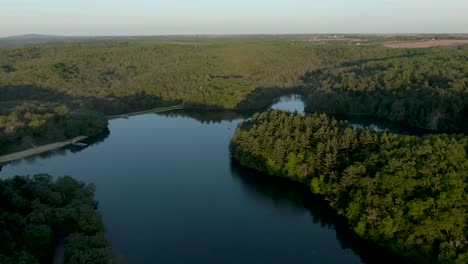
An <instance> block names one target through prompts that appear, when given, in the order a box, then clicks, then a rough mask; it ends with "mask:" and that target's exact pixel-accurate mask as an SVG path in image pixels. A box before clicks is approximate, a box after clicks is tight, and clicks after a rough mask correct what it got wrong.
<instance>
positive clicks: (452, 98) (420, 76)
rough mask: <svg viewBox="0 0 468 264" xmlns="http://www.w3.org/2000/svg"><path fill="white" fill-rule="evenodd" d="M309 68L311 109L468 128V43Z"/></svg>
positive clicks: (431, 126)
mask: <svg viewBox="0 0 468 264" xmlns="http://www.w3.org/2000/svg"><path fill="white" fill-rule="evenodd" d="M385 53H386V52H384V53H383V57H381V58H375V59H368V58H364V59H362V60H359V61H349V62H346V63H342V64H340V65H338V66H335V67H329V68H325V69H320V70H318V71H315V72H309V73H307V74H306V75H305V76H304V82H305V83H307V84H308V99H307V108H308V109H309V110H311V111H319V112H328V113H335V114H367V115H375V116H378V117H381V118H386V119H389V120H392V121H398V122H402V123H406V124H410V125H412V126H418V127H422V128H428V129H433V130H442V131H468V125H467V124H468V122H467V121H468V120H467V118H468V108H467V107H468V96H467V95H468V57H467V54H468V47H467V46H464V47H459V48H456V49H445V48H433V49H428V50H424V52H423V51H421V50H414V51H407V54H405V55H399V56H385Z"/></svg>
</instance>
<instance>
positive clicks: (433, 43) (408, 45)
mask: <svg viewBox="0 0 468 264" xmlns="http://www.w3.org/2000/svg"><path fill="white" fill-rule="evenodd" d="M463 44H468V39H438V40H427V41H418V42H400V43H387V44H384V46H385V47H387V48H397V49H417V48H430V47H437V46H458V45H463Z"/></svg>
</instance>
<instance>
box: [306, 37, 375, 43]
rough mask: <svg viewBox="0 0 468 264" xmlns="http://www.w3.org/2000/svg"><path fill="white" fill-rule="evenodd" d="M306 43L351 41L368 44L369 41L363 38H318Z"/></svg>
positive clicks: (309, 39) (308, 39) (310, 39)
mask: <svg viewBox="0 0 468 264" xmlns="http://www.w3.org/2000/svg"><path fill="white" fill-rule="evenodd" d="M305 41H309V42H322V41H351V42H366V41H368V40H367V39H363V38H348V37H342V36H337V37H317V38H307V39H305Z"/></svg>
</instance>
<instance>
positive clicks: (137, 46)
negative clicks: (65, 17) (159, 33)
mask: <svg viewBox="0 0 468 264" xmlns="http://www.w3.org/2000/svg"><path fill="white" fill-rule="evenodd" d="M301 38H302V39H301ZM303 38H304V37H297V38H285V37H283V38H274V37H263V38H262V37H258V38H247V37H239V38H219V39H211V38H193V39H191V38H187V39H186V38H181V40H180V41H175V42H170V41H169V40H165V41H162V40H161V41H156V40H151V39H148V40H145V39H140V40H133V41H132V40H128V41H127V40H113V41H110V40H109V41H105V40H102V41H94V42H83V43H63V44H60V43H58V44H44V45H38V46H27V47H21V48H0V113H1V114H2V115H4V116H10V115H11V114H13V115H15V114H14V113H13V112H14V111H16V110H15V106H17V107H21V104H23V103H25V102H26V103H28V102H30V103H34V104H37V103H41V104H50V103H53V104H62V105H64V106H66V107H68V108H69V109H81V111H85V112H86V113H87V114H89V115H90V117H92V118H93V119H94V115H95V114H92V113H93V112H94V111H97V112H100V113H103V114H105V115H117V114H122V113H127V112H134V111H142V110H148V109H151V108H156V107H162V106H168V105H176V104H180V103H184V104H185V105H186V106H188V107H190V106H194V107H196V108H211V109H237V110H239V109H242V110H252V109H256V110H258V109H263V108H265V107H266V106H268V105H269V104H270V103H271V102H272V101H273V100H274V99H275V97H277V96H280V95H285V94H288V93H300V94H302V95H304V98H306V101H307V102H306V106H307V110H309V111H318V112H326V113H332V114H343V113H346V114H364V115H373V116H377V117H380V118H385V119H390V120H392V121H397V122H402V123H405V124H409V125H412V126H417V127H421V128H428V129H434V130H439V131H457V132H467V131H468V120H467V118H468V103H467V100H468V99H467V91H468V88H467V86H468V84H467V82H468V75H467V74H468V70H467V68H468V59H467V55H466V54H467V51H468V46H461V47H458V48H429V49H415V50H405V49H389V48H385V47H383V46H382V45H380V44H375V43H374V42H372V43H374V44H370V43H368V44H366V45H360V46H358V45H355V44H352V42H348V41H342V42H340V41H332V42H325V43H320V42H310V41H304V39H303ZM189 40H192V41H189ZM84 109H88V110H84ZM52 112H53V111H52ZM72 112H74V110H73V111H72ZM8 118H9V117H8ZM20 119H21V118H20ZM97 120H100V118H98V119H97ZM15 122H16V121H15ZM20 122H21V123H23V125H22V126H24V127H26V125H24V124H25V122H23V121H20ZM28 122H29V121H28ZM99 122H101V121H99ZM11 123H12V122H10V124H11ZM49 123H51V122H49ZM52 123H53V122H52ZM83 124H85V123H83ZM15 126H16V125H15ZM20 126H21V125H20ZM76 128H77V126H76ZM0 130H1V128H0ZM59 130H60V129H59ZM82 130H86V125H85V128H83V129H82ZM38 131H39V130H37V129H35V131H34V133H35V134H36V135H37V136H35V140H38V139H39V138H41V137H42V138H48V140H43V142H50V141H51V140H52V141H53V139H55V141H56V140H57V139H59V138H63V137H61V136H50V135H49V134H50V132H47V133H45V134H44V133H42V134H40V133H39V132H38ZM51 131H52V132H51V133H53V131H54V129H51ZM0 132H1V131H0ZM31 133H33V132H25V133H22V132H21V133H20V134H19V135H24V136H26V137H31V136H30V134H31ZM34 133H33V134H34ZM38 133H39V134H40V135H39V134H38ZM7 137H8V136H7ZM2 138H3V141H5V135H2ZM28 140H30V139H27V140H19V141H22V142H23V141H24V142H25V141H28ZM0 141H1V140H0ZM10 141H11V140H10ZM16 141H17V142H18V140H16ZM0 144H1V143H0ZM15 144H17V143H15ZM20 145H22V146H23V148H24V146H26V145H27V144H26V143H21V144H20ZM29 145H31V144H29ZM0 147H1V146H0ZM3 152H5V150H4V151H3Z"/></svg>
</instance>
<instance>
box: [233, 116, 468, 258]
mask: <svg viewBox="0 0 468 264" xmlns="http://www.w3.org/2000/svg"><path fill="white" fill-rule="evenodd" d="M467 149H468V139H467V138H466V137H465V136H463V135H459V136H457V135H445V134H440V135H427V136H424V137H415V136H403V135H395V134H387V133H377V132H373V131H371V130H368V129H352V128H350V127H349V124H348V123H347V122H345V121H340V122H338V121H336V120H333V119H329V118H328V117H327V116H326V115H324V114H322V115H311V116H306V117H304V116H301V115H298V114H289V113H287V112H281V111H272V112H266V113H261V114H256V115H254V116H253V118H252V119H251V120H247V121H245V122H243V123H241V124H240V126H239V128H238V130H237V131H236V133H235V135H234V137H233V139H232V142H231V145H230V150H231V153H232V156H233V157H234V158H235V159H237V160H238V161H239V162H240V163H241V164H243V165H246V166H249V167H251V168H254V169H257V170H261V171H264V172H267V173H269V174H272V175H276V176H281V177H287V178H290V179H292V180H296V181H300V182H303V183H305V184H308V185H310V189H311V191H312V192H314V193H317V194H322V195H323V196H324V197H325V198H326V199H327V200H328V201H329V202H330V205H331V206H332V207H334V208H335V209H336V210H337V211H338V212H339V214H341V215H343V216H344V217H346V218H347V220H348V222H349V224H350V227H351V228H352V229H353V230H354V231H355V232H356V233H357V234H359V235H360V236H362V237H363V238H366V239H369V240H372V241H374V242H376V243H378V244H380V245H382V246H385V247H387V248H388V249H389V250H390V251H393V252H396V253H399V254H401V255H404V256H406V257H408V258H411V259H413V260H415V261H417V262H418V263H433V262H436V263H463V261H465V260H466V256H467V254H468V222H467V219H468V199H467V198H468V197H467V193H468V157H467ZM272 168H273V169H272ZM298 172H300V175H301V176H300V177H298V175H299V173H298Z"/></svg>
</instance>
